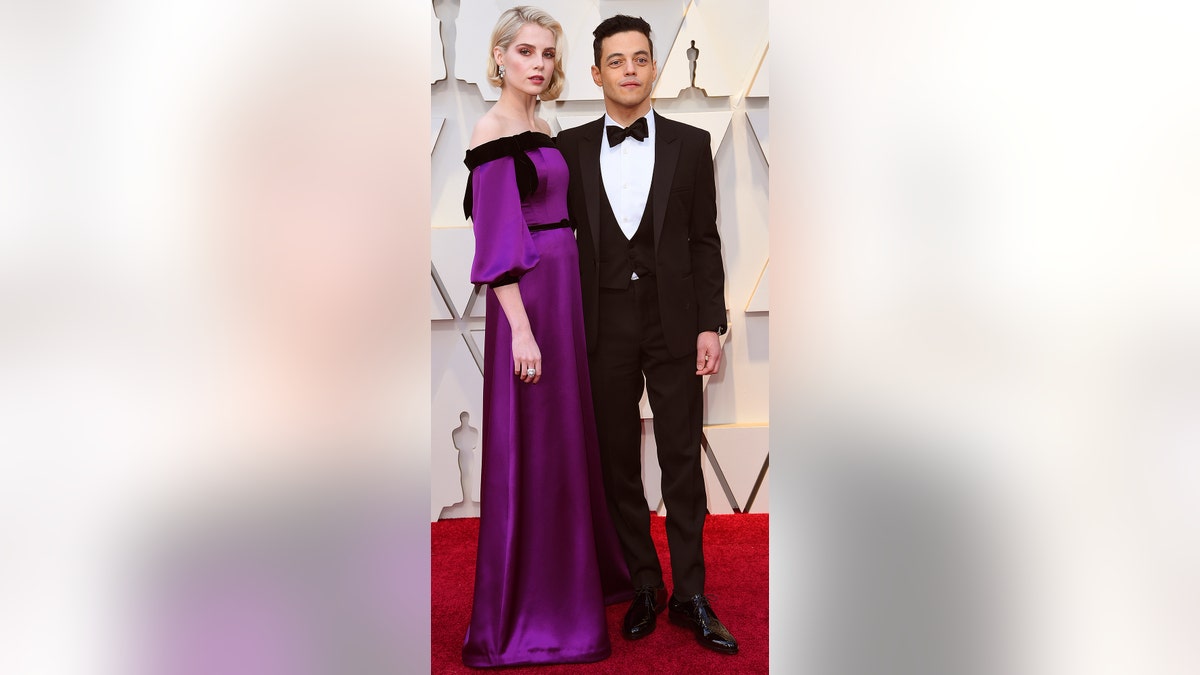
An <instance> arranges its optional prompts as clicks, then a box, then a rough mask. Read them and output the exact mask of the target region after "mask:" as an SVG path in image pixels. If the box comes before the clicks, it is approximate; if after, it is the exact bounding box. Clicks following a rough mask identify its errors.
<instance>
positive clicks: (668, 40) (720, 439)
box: [429, 0, 771, 520]
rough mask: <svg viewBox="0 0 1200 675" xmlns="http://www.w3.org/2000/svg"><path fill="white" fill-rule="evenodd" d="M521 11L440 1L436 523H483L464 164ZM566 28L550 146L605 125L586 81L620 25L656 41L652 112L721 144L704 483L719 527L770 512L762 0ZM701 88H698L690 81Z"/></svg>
mask: <svg viewBox="0 0 1200 675" xmlns="http://www.w3.org/2000/svg"><path fill="white" fill-rule="evenodd" d="M512 4H513V3H511V2H505V1H501V2H496V1H494V0H434V2H433V3H432V11H431V14H430V31H431V35H432V40H431V42H432V54H431V64H432V67H431V72H430V83H431V106H432V111H431V112H432V123H431V127H430V141H429V142H430V165H431V171H432V217H431V223H430V225H431V227H432V232H431V269H430V274H431V279H430V304H431V309H430V316H431V327H430V328H431V332H432V347H431V349H432V354H431V363H432V420H431V424H432V429H431V431H432V457H431V463H430V464H431V468H430V487H431V504H430V507H431V509H430V516H431V519H433V520H437V519H439V518H453V517H471V516H477V515H478V513H479V506H478V502H479V467H480V458H481V452H483V448H482V447H481V445H480V442H479V439H480V433H479V420H480V419H481V412H482V401H483V376H482V365H483V321H484V305H485V303H484V302H483V289H481V288H477V287H475V286H474V285H473V284H472V283H471V282H470V279H469V270H470V266H471V258H472V255H473V253H474V245H475V244H474V236H473V234H472V230H471V223H470V221H468V220H466V219H464V218H463V213H462V196H463V190H464V187H465V185H466V180H467V169H466V167H465V166H464V165H463V156H464V153H465V151H466V149H467V146H468V144H469V140H470V136H471V130H472V128H473V127H474V125H475V122H476V121H477V120H478V119H479V118H480V117H481V116H482V115H483V114H484V113H485V112H486V111H487V110H488V108H489V107H490V106H491V105H492V103H493V102H494V101H495V100H496V99H497V97H498V96H499V90H498V89H496V88H494V87H492V86H491V85H490V84H489V83H488V82H487V80H486V78H485V77H484V65H485V63H486V59H487V54H488V48H489V45H488V41H489V38H490V36H491V31H492V28H493V26H494V25H495V22H496V19H497V17H499V15H500V13H501V12H503V11H504V10H505V9H507V8H509V7H511V6H512ZM533 4H535V5H536V6H538V7H541V8H542V9H544V10H546V11H548V12H549V13H550V14H551V15H552V16H554V17H555V18H556V19H558V21H559V22H560V23H561V24H562V25H563V29H564V33H565V38H566V50H565V52H566V53H565V57H564V65H565V70H566V74H567V84H566V88H565V89H564V91H563V94H562V96H561V97H560V98H559V99H558V100H557V101H553V102H548V103H542V104H541V106H540V113H539V114H540V115H541V116H542V117H543V118H545V119H546V121H547V122H548V123H549V124H550V127H551V129H552V130H553V131H554V133H558V132H559V131H561V130H563V129H568V128H571V127H573V126H576V125H579V124H583V123H585V122H588V121H591V120H594V119H596V118H598V117H600V116H601V115H603V114H604V102H603V99H602V95H601V91H600V88H599V87H597V86H596V85H595V84H594V83H593V81H592V77H591V71H590V67H591V65H592V30H593V29H594V28H595V27H596V25H597V24H599V23H600V21H602V20H603V19H605V18H607V17H609V16H612V15H614V14H629V15H632V16H641V17H643V18H645V19H646V20H647V21H648V22H649V23H650V25H651V26H652V27H653V35H652V37H653V41H654V50H655V55H654V56H655V58H656V59H657V61H658V72H659V77H658V80H657V81H656V82H655V86H654V94H653V96H654V107H655V110H657V111H658V112H659V113H661V114H662V115H664V116H667V117H671V118H673V119H676V120H679V121H681V122H686V123H688V124H691V125H693V126H697V127H700V128H703V129H705V130H707V131H708V132H709V133H710V134H711V136H712V153H713V163H714V166H715V170H716V181H717V210H718V221H717V224H718V227H719V228H720V231H721V238H722V243H723V249H724V251H723V253H724V260H725V274H726V284H725V303H726V306H727V307H728V311H729V317H728V323H729V332H728V334H727V335H726V336H725V337H724V338H722V340H723V350H724V356H723V358H724V363H723V366H722V370H721V372H720V373H719V374H717V375H716V376H713V377H709V378H706V381H705V395H704V397H705V428H704V447H703V451H704V456H705V460H704V472H705V480H706V482H707V487H708V500H709V510H710V511H711V512H712V513H737V512H765V511H767V508H768V502H769V499H768V495H769V490H768V485H769V481H768V466H769V452H768V443H767V437H768V398H767V392H768V384H769V380H768V374H769V373H768V352H769V350H768V339H767V332H768V326H769V323H768V322H769V317H770V312H769V309H770V295H769V294H770V266H769V257H768V227H767V224H768V223H767V221H768V198H769V195H768V190H767V179H768V176H769V169H770V156H771V155H770V129H769V119H768V118H769V116H768V108H769V101H770V54H769V43H768V30H767V0H738V1H734V0H691V1H685V0H640V1H629V0H591V1H588V2H580V1H579V0H542V1H541V2H537V3H533ZM693 77H694V79H693ZM642 417H643V428H644V430H645V433H644V435H643V438H644V440H643V453H644V457H645V463H644V467H645V468H644V476H645V484H646V500H647V504H648V506H649V507H650V508H652V509H657V510H658V511H659V513H665V510H664V508H663V505H662V497H661V491H660V489H659V485H658V483H659V475H660V474H659V472H658V467H657V462H656V460H655V457H656V453H655V444H654V421H653V413H652V411H651V410H650V407H649V405H648V404H647V402H646V400H645V398H644V397H643V400H642Z"/></svg>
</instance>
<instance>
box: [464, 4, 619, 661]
mask: <svg viewBox="0 0 1200 675" xmlns="http://www.w3.org/2000/svg"><path fill="white" fill-rule="evenodd" d="M562 56H563V54H562V27H561V26H560V25H559V23H558V22H557V21H555V20H554V19H553V18H552V17H550V15H548V14H546V13H545V12H544V11H542V10H539V9H536V8H532V7H525V6H521V7H514V8H512V9H509V10H507V11H505V12H504V13H503V14H501V16H500V19H499V21H498V22H497V23H496V27H495V29H494V30H493V31H492V40H491V52H490V56H489V59H488V76H489V79H490V80H491V82H492V83H493V84H495V85H496V86H498V87H500V98H499V100H498V101H497V102H496V104H495V105H494V106H492V108H491V110H489V111H488V112H487V113H486V114H485V115H484V116H483V118H481V119H480V120H479V123H478V124H477V125H476V126H475V131H474V133H473V134H472V137H471V149H470V150H468V151H467V157H466V164H467V166H468V167H469V168H470V169H471V177H470V180H469V182H468V185H467V194H466V197H465V199H464V210H465V212H466V214H467V216H468V217H470V218H471V219H472V222H473V227H474V231H475V259H474V261H473V263H472V267H471V280H472V281H473V282H474V283H477V284H486V285H487V286H488V290H487V319H486V334H485V343H484V361H485V366H484V383H483V399H484V400H483V405H484V413H483V423H482V433H483V448H482V458H483V476H482V485H481V488H480V504H481V514H480V528H479V554H478V562H477V563H476V570H475V597H474V604H473V607H472V611H471V624H470V626H469V628H468V630H467V635H466V639H465V641H464V644H463V662H464V663H465V664H466V665H468V666H473V667H489V666H513V665H521V664H542V663H575V662H588V661H598V660H600V659H603V658H605V657H607V656H608V655H609V653H610V649H611V648H610V643H609V638H608V632H607V629H606V625H605V612H604V605H605V604H606V603H612V602H619V601H622V600H628V599H629V598H630V597H632V592H631V591H630V582H629V575H628V571H627V568H626V565H625V562H624V559H623V558H622V556H621V549H620V544H619V542H618V541H617V538H616V533H615V531H614V529H613V527H612V523H611V521H610V520H609V515H608V510H607V506H606V503H605V500H604V487H603V482H602V479H601V475H600V463H599V450H598V444H597V440H596V427H595V418H594V412H593V408H592V398H591V385H590V381H589V378H588V371H587V351H586V345H585V341H584V333H583V315H582V313H581V311H582V310H581V294H580V285H579V259H578V250H577V248H576V245H575V237H574V234H573V232H572V228H571V223H570V221H569V220H568V217H567V184H568V175H567V165H566V163H565V162H564V161H563V158H562V155H560V154H559V152H558V150H557V149H556V148H555V145H554V139H552V138H551V137H550V135H549V133H550V128H549V126H548V125H547V124H546V122H545V121H544V120H542V119H541V118H540V117H538V115H537V106H538V100H539V99H541V100H546V101H548V100H552V99H554V98H556V97H557V96H558V94H559V93H560V92H561V91H562V87H563V84H564V81H563V69H562Z"/></svg>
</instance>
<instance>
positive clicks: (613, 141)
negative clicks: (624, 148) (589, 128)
mask: <svg viewBox="0 0 1200 675" xmlns="http://www.w3.org/2000/svg"><path fill="white" fill-rule="evenodd" d="M604 130H605V131H607V132H608V147H610V148H613V147H616V146H618V145H620V144H621V141H623V140H625V139H626V138H633V139H635V140H637V141H639V142H640V141H644V140H646V138H647V137H648V136H649V135H650V127H649V126H647V124H646V118H645V117H639V118H638V120H637V121H636V122H634V123H633V124H630V125H629V126H627V127H625V128H624V129H622V128H621V127H617V126H612V125H609V126H607V127H605V128H604Z"/></svg>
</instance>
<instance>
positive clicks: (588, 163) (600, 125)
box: [579, 117, 604, 255]
mask: <svg viewBox="0 0 1200 675" xmlns="http://www.w3.org/2000/svg"><path fill="white" fill-rule="evenodd" d="M603 131H604V118H603V117H601V118H600V119H598V120H596V121H595V122H588V124H587V126H586V127H585V130H584V132H583V133H582V134H580V135H579V142H580V143H581V145H580V147H579V164H580V167H579V175H580V180H581V181H582V183H583V198H584V202H586V204H587V217H588V230H590V231H591V233H592V246H593V248H594V249H595V251H596V254H597V255H599V253H600V134H601V133H603Z"/></svg>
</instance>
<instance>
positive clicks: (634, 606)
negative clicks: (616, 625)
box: [621, 586, 667, 640]
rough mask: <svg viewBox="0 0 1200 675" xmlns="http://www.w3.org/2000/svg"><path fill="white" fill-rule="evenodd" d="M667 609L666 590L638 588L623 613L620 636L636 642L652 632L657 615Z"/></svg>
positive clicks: (648, 587) (646, 587)
mask: <svg viewBox="0 0 1200 675" xmlns="http://www.w3.org/2000/svg"><path fill="white" fill-rule="evenodd" d="M666 607H667V589H665V588H655V587H654V586H640V587H638V589H637V591H635V593H634V595H633V602H631V603H629V611H627V612H625V620H624V621H623V622H622V623H621V634H622V635H624V636H625V637H626V638H627V639H629V640H638V639H641V638H644V637H646V636H647V635H649V634H651V633H653V632H654V628H655V624H656V622H657V619H658V613H659V612H661V611H663V610H664V609H666Z"/></svg>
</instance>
